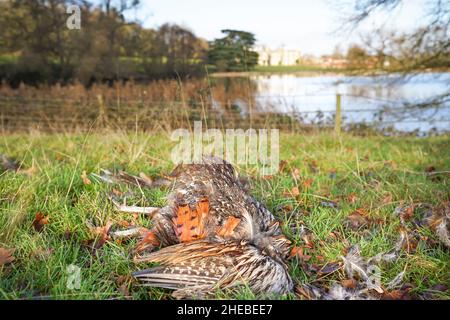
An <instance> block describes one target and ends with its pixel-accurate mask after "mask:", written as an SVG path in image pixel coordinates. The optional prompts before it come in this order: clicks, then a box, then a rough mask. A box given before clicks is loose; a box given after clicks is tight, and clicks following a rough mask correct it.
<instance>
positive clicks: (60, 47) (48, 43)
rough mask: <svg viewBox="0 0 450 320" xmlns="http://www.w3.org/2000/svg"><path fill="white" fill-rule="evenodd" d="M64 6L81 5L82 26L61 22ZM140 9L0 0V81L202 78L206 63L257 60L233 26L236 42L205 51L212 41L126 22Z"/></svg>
mask: <svg viewBox="0 0 450 320" xmlns="http://www.w3.org/2000/svg"><path fill="white" fill-rule="evenodd" d="M69 5H77V6H79V8H80V9H81V10H80V11H81V12H80V13H81V29H80V30H76V29H75V30H71V29H69V28H68V27H67V26H66V23H67V19H68V18H69V17H70V14H68V13H67V12H66V10H67V7H68V6H69ZM138 6H139V1H138V0H116V1H114V0H102V1H100V2H96V5H94V4H93V3H92V2H89V1H85V0H4V1H0V80H1V81H6V82H8V83H10V84H12V85H13V86H16V85H18V84H19V83H21V82H25V83H28V84H39V83H49V84H51V83H55V82H61V83H67V82H72V81H75V80H76V81H79V82H82V83H84V84H86V85H89V84H91V83H93V82H97V81H102V82H105V81H108V82H112V81H115V80H126V79H135V80H152V79H159V78H168V77H173V78H174V77H176V78H186V77H192V76H199V75H202V74H203V73H204V72H205V67H206V66H207V64H208V63H209V64H211V66H212V69H217V70H223V71H229V70H233V71H235V70H239V68H240V66H241V68H249V67H251V66H252V65H254V64H255V62H254V59H255V57H254V54H252V53H250V51H249V50H250V46H251V45H253V43H254V37H253V35H251V34H248V33H239V32H237V34H236V32H233V31H231V33H228V36H232V37H233V39H231V41H230V42H226V41H225V40H224V39H226V38H224V39H220V41H219V42H217V44H216V43H215V42H213V43H212V47H213V52H212V53H210V54H209V53H208V50H209V43H208V42H207V41H206V40H204V39H201V38H199V37H197V36H196V35H195V34H194V33H193V32H191V31H190V30H187V29H186V28H183V27H181V26H178V25H174V24H164V25H162V26H160V27H159V28H157V29H148V28H144V27H143V26H142V25H141V24H140V23H139V22H136V21H128V20H127V19H125V15H126V12H127V11H129V10H131V9H135V8H138ZM240 37H243V39H242V41H240ZM223 41H225V42H226V43H224V42H223ZM227 48H228V49H227ZM230 48H231V49H230ZM223 50H225V51H226V53H225V54H223ZM233 50H241V51H242V52H241V53H239V52H237V53H236V52H233ZM247 58H248V59H249V62H248V63H247V60H246V59H247ZM246 63H247V64H246ZM216 65H217V66H216Z"/></svg>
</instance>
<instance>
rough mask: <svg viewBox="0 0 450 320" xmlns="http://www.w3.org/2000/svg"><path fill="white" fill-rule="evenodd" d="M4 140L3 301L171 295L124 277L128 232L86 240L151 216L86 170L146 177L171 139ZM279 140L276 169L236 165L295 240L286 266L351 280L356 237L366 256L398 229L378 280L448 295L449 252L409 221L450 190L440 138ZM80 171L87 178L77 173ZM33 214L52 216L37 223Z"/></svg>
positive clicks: (162, 164) (315, 280)
mask: <svg viewBox="0 0 450 320" xmlns="http://www.w3.org/2000/svg"><path fill="white" fill-rule="evenodd" d="M0 139H1V142H0V154H6V155H8V156H10V157H14V158H16V159H18V160H19V161H21V162H22V166H23V169H24V170H22V171H19V172H17V173H16V172H11V171H7V172H4V173H1V174H0V190H1V191H0V248H7V249H15V251H14V252H13V253H12V257H13V258H14V260H13V261H12V262H10V263H6V264H4V265H3V266H1V265H0V297H1V298H2V299H12V298H50V299H52V298H56V299H87V298H93V299H109V298H118V299H123V298H134V299H149V298H150V299H162V298H168V297H169V292H168V291H164V290H159V289H151V290H147V289H145V288H142V287H139V286H137V285H136V284H135V283H134V282H133V281H132V279H131V278H130V276H129V275H130V273H131V272H132V271H135V270H137V269H139V268H143V266H136V265H135V264H134V263H133V262H131V260H130V251H131V249H132V248H133V246H134V244H135V241H127V242H120V241H114V240H107V241H106V242H105V243H104V244H103V245H102V246H100V247H99V248H98V249H97V250H95V252H92V250H90V249H89V246H88V244H89V241H90V240H92V239H93V237H94V235H95V229H93V226H97V227H101V226H105V225H106V224H107V222H108V221H110V222H112V223H113V228H115V227H117V228H120V227H121V226H122V227H123V226H125V225H129V224H139V225H143V226H147V227H148V226H150V225H151V222H150V221H149V219H148V218H145V217H142V216H136V215H130V214H118V213H116V212H115V211H114V210H113V207H112V206H111V204H110V202H109V201H108V199H107V197H106V193H107V191H109V188H110V187H108V186H107V185H105V184H101V183H99V182H98V181H96V180H95V179H94V178H93V177H92V176H90V175H89V173H92V172H94V173H98V172H99V170H100V168H109V169H114V168H115V169H118V168H121V169H124V170H126V171H127V172H130V173H133V174H138V173H139V172H144V173H146V175H148V176H150V177H152V178H157V177H160V176H162V175H164V174H168V173H169V172H170V170H171V169H172V168H173V165H172V164H171V163H170V161H169V159H170V152H171V143H170V142H169V140H168V138H167V137H165V136H162V135H149V134H140V133H137V134H124V133H113V132H111V133H106V134H90V135H70V134H66V135H44V134H40V133H35V134H33V135H4V136H1V137H0ZM280 146H281V155H280V158H281V159H282V160H284V161H283V162H282V164H283V170H282V171H280V172H279V173H278V174H277V175H275V176H272V177H265V178H261V177H258V176H257V175H256V172H257V170H256V169H255V168H244V167H242V168H240V173H241V174H246V175H249V176H251V177H252V180H253V184H254V185H253V188H252V190H253V193H254V195H255V196H256V197H257V198H259V199H262V200H263V202H264V203H265V204H266V205H267V206H268V208H269V209H270V210H271V211H272V212H273V213H274V214H275V215H276V216H277V217H278V218H279V219H280V220H282V221H283V228H284V231H285V232H286V233H287V234H288V235H289V236H290V238H291V239H292V240H293V242H294V246H295V248H296V252H295V253H296V254H295V256H293V257H292V259H291V260H290V268H291V270H290V271H291V274H292V275H293V277H294V278H295V280H296V281H297V282H298V283H299V284H311V285H314V286H320V287H321V288H324V289H327V288H330V287H331V286H332V285H333V284H340V283H348V282H345V281H346V280H348V279H347V278H348V276H347V275H346V274H345V272H344V270H343V268H342V258H341V257H342V256H345V255H346V250H347V249H348V248H349V247H350V246H352V245H355V244H358V245H359V246H360V248H361V256H362V257H363V258H368V257H373V256H375V255H377V254H379V253H382V252H386V251H388V250H390V249H391V248H392V247H393V246H395V244H396V243H397V241H398V238H399V234H402V232H406V233H407V237H408V243H407V245H406V246H402V247H401V248H400V251H399V253H398V255H399V256H398V259H397V260H396V261H395V262H393V263H390V264H382V265H380V268H381V286H382V287H383V288H387V287H388V283H389V282H391V281H392V280H393V279H394V278H395V277H396V276H397V275H398V274H399V273H401V272H404V274H403V277H402V279H401V281H400V284H399V286H401V285H405V284H409V287H410V289H408V290H409V294H410V295H413V296H418V295H422V296H423V295H425V294H429V295H431V296H432V298H450V292H449V290H448V289H446V288H445V286H448V284H449V283H450V271H449V262H450V255H449V251H448V249H446V248H445V247H444V245H442V244H441V243H440V242H439V240H438V238H437V236H436V234H435V233H434V232H433V230H432V229H430V228H429V227H427V226H421V227H416V226H415V224H414V221H415V219H416V218H417V219H420V215H421V214H422V211H421V210H422V208H423V207H424V206H425V204H427V205H430V206H432V207H435V206H439V205H441V204H443V203H444V202H445V201H449V200H450V179H449V174H448V170H449V169H450V139H449V137H448V136H440V137H430V138H412V137H404V138H401V137H395V138H394V137H393V138H386V137H354V136H349V135H345V136H343V137H342V138H341V139H335V138H334V137H333V136H330V135H325V134H314V135H306V136H301V135H287V134H286V135H282V136H281V144H280ZM83 171H86V173H87V178H88V179H89V180H90V183H88V182H87V181H86V179H84V180H83V178H82V173H83ZM442 171H444V173H439V172H442ZM427 172H428V174H427ZM430 172H431V173H433V172H434V173H436V172H437V173H436V174H429V173H430ZM445 172H447V173H445ZM116 188H118V189H119V191H122V192H124V191H126V187H124V186H118V187H116ZM134 192H135V196H134V197H133V198H130V199H128V201H129V204H132V203H133V202H134V204H136V205H141V206H142V205H146V206H162V205H163V204H164V196H165V194H166V193H167V190H165V189H152V190H134ZM399 207H403V208H410V209H406V210H410V211H409V214H410V216H409V217H407V218H408V219H406V222H405V225H404V226H403V227H401V222H400V218H399V214H398V210H397V212H396V211H395V210H396V208H397V209H398V208H399ZM38 212H39V213H41V214H42V216H44V217H47V218H48V220H45V218H44V220H43V221H41V223H39V222H38V221H36V220H35V218H36V214H37V213H38ZM403 218H405V217H403ZM38 220H39V219H38ZM33 221H34V225H33ZM305 230H307V233H305ZM405 230H406V231H405ZM9 260H12V259H9ZM69 265H76V266H79V267H80V268H81V282H80V285H81V287H80V289H69V288H68V287H67V283H68V281H69V282H70V274H69V273H70V272H68V269H67V268H68V266H69ZM330 266H331V267H332V266H335V267H333V268H331V269H330ZM327 268H328V270H325V269H327ZM343 281H344V282H343ZM386 290H387V289H386ZM392 290H394V289H390V291H392ZM430 290H431V291H430ZM430 292H431V293H430ZM228 297H229V296H228ZM237 297H241V298H251V297H252V295H251V294H249V293H246V292H242V293H239V294H237ZM288 298H304V296H302V295H300V296H299V295H292V296H291V297H288Z"/></svg>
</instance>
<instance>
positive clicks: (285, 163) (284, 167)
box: [279, 160, 288, 172]
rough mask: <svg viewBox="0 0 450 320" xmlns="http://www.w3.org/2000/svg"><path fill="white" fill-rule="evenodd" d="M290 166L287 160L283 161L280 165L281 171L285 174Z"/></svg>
mask: <svg viewBox="0 0 450 320" xmlns="http://www.w3.org/2000/svg"><path fill="white" fill-rule="evenodd" d="M287 166H288V162H287V161H286V160H281V161H280V165H279V171H280V172H283V171H284V170H285V169H286V168H287Z"/></svg>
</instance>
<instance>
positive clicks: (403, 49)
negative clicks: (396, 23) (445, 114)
mask: <svg viewBox="0 0 450 320" xmlns="http://www.w3.org/2000/svg"><path fill="white" fill-rule="evenodd" d="M407 5H408V1H407V0H351V1H349V2H347V3H346V5H344V6H343V7H341V13H344V14H345V18H344V19H343V22H342V25H341V30H342V28H344V29H346V30H351V32H355V31H356V30H358V29H359V28H358V27H360V26H361V24H362V23H363V22H365V21H367V20H368V19H369V18H370V17H372V16H373V15H375V14H377V13H389V12H393V11H394V9H397V8H399V9H402V8H403V7H404V6H407ZM387 19H389V18H387ZM362 40H363V43H364V44H365V46H366V48H367V49H368V50H369V52H370V53H371V54H373V55H375V56H376V57H377V60H378V66H379V67H380V68H381V69H387V70H388V71H393V72H399V73H402V74H403V75H404V76H405V77H412V76H414V75H416V74H417V73H419V72H423V71H425V70H429V69H434V70H448V69H449V68H450V1H448V0H425V1H424V17H423V25H420V24H418V27H417V28H416V29H415V30H412V31H411V32H402V33H401V32H398V31H396V30H388V29H387V28H386V26H385V25H382V26H380V27H378V28H377V29H376V30H373V31H372V32H371V33H370V34H368V35H365V36H362ZM449 86H450V83H449ZM449 100H450V90H448V91H447V92H445V93H443V94H441V95H439V96H437V97H433V98H432V99H430V100H429V101H425V102H424V101H421V102H420V103H416V104H411V105H410V106H412V105H414V106H415V107H421V108H425V107H431V106H433V107H436V106H438V105H443V104H444V103H447V102H448V101H449Z"/></svg>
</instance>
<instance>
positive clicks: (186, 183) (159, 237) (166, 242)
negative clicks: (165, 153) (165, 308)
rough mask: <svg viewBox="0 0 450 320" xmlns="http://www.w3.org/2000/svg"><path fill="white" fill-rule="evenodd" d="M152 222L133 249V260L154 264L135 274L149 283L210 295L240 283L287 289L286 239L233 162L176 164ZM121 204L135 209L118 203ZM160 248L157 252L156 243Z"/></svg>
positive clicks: (260, 288)
mask: <svg viewBox="0 0 450 320" xmlns="http://www.w3.org/2000/svg"><path fill="white" fill-rule="evenodd" d="M172 176H173V177H174V178H175V179H174V182H173V185H172V188H171V192H170V193H169V195H168V197H167V200H168V205H167V206H165V207H163V208H160V209H159V208H141V209H142V212H147V213H152V218H153V222H154V227H153V228H152V229H151V230H150V231H149V232H147V233H146V234H145V235H144V237H143V239H142V241H141V242H140V243H139V244H138V246H137V248H136V256H135V261H136V262H157V263H160V264H161V266H160V267H156V268H152V269H148V270H144V271H140V272H138V273H136V274H135V275H136V277H138V278H139V279H141V280H143V281H144V282H145V283H146V284H147V285H149V286H158V287H163V288H169V289H178V295H181V296H183V295H189V294H188V293H192V292H197V293H198V294H208V293H211V292H212V291H214V290H215V289H218V288H219V289H227V288H231V287H234V286H236V285H238V284H241V283H246V284H247V285H248V286H249V287H250V288H251V289H252V290H253V291H254V292H255V293H269V292H274V293H281V294H283V293H287V292H290V291H291V290H292V286H293V285H292V280H291V278H290V276H289V274H288V273H287V267H286V265H285V263H284V259H285V258H286V257H287V255H288V252H289V244H290V242H289V241H288V240H287V239H286V237H284V236H283V235H282V233H281V229H280V226H279V223H278V222H277V221H276V220H275V219H274V217H273V215H272V214H271V213H270V211H269V210H267V209H266V208H265V207H264V205H262V204H261V203H260V202H259V201H257V200H256V199H255V198H253V197H252V196H251V195H250V194H249V193H247V190H246V189H245V188H244V186H243V184H242V183H241V182H240V180H239V179H238V177H237V174H236V171H235V170H234V168H233V166H232V165H231V164H229V163H227V162H224V161H223V160H220V159H217V158H211V157H208V158H204V159H203V162H202V163H201V164H190V165H181V166H178V167H177V168H176V169H175V171H174V173H173V174H172ZM118 208H119V210H122V211H128V212H130V211H137V210H138V209H139V208H136V207H133V208H130V207H126V206H120V205H118ZM160 246H163V247H166V248H163V249H161V250H159V251H157V252H153V253H148V252H149V251H153V249H155V248H156V247H160Z"/></svg>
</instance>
